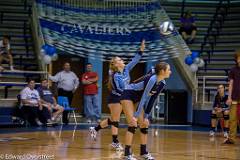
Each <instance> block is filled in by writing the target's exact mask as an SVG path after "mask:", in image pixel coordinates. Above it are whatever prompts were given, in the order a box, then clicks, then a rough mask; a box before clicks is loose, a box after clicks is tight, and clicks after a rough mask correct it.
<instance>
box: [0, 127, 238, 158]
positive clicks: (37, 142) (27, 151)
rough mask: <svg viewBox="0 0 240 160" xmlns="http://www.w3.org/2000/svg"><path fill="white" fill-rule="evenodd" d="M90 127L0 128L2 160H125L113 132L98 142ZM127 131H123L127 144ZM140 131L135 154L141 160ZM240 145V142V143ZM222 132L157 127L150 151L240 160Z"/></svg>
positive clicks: (172, 155) (102, 133)
mask: <svg viewBox="0 0 240 160" xmlns="http://www.w3.org/2000/svg"><path fill="white" fill-rule="evenodd" d="M88 127H89V125H87V124H82V125H78V126H71V125H70V126H56V127H48V128H12V129H11V128H0V159H3V160H5V159H14V160H15V159H21V160H26V159H31V160H32V159H34V158H35V159H39V160H40V159H44V160H51V159H54V160H84V159H85V160H110V159H116V160H117V159H122V155H121V152H115V151H113V150H111V147H110V146H109V144H110V143H111V133H110V129H104V130H101V131H100V133H99V134H98V139H97V141H96V142H92V141H91V139H90V137H89V135H88ZM125 127H126V126H125ZM125 131H126V128H120V130H119V139H120V141H121V142H123V140H124V135H125ZM139 140H140V138H139V131H137V133H136V134H135V139H134V145H133V151H134V155H135V156H136V157H137V158H138V159H139ZM239 141H240V140H239ZM222 142H223V136H222V134H221V133H220V132H219V133H217V135H216V136H215V138H209V136H208V128H196V127H195V128H194V127H191V126H183V127H181V126H179V127H178V126H173V127H162V126H159V125H155V126H153V127H152V128H151V129H150V131H149V143H148V149H149V151H150V152H151V153H152V155H153V156H154V157H155V159H156V160H208V159H209V160H225V159H226V160H240V145H239V143H237V144H235V145H223V144H222Z"/></svg>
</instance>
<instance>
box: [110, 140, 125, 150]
mask: <svg viewBox="0 0 240 160" xmlns="http://www.w3.org/2000/svg"><path fill="white" fill-rule="evenodd" d="M111 146H112V148H113V149H115V150H116V151H123V146H122V145H121V144H120V143H114V142H112V143H111Z"/></svg>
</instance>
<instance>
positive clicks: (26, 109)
mask: <svg viewBox="0 0 240 160" xmlns="http://www.w3.org/2000/svg"><path fill="white" fill-rule="evenodd" d="M34 87H35V81H34V80H29V81H28V85H27V87H25V88H24V89H23V90H22V91H21V93H20V96H21V105H22V110H23V113H24V117H25V118H26V120H28V122H29V123H30V124H31V125H33V126H41V125H42V123H47V122H48V121H49V120H50V119H49V118H50V115H49V112H48V110H47V109H45V107H44V108H43V106H42V103H41V101H40V96H39V94H38V91H37V90H36V89H34ZM40 119H41V121H40Z"/></svg>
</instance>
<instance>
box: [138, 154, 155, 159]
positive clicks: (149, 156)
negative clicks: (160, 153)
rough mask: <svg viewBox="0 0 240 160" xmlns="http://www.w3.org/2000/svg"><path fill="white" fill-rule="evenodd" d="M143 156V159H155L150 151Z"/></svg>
mask: <svg viewBox="0 0 240 160" xmlns="http://www.w3.org/2000/svg"><path fill="white" fill-rule="evenodd" d="M141 158H142V159H143V160H155V159H154V158H153V156H152V155H151V154H150V153H147V154H144V155H141Z"/></svg>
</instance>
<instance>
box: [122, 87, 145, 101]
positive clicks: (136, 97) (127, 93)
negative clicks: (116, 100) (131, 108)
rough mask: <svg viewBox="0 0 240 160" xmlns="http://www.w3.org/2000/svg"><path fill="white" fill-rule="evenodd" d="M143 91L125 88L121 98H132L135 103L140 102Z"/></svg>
mask: <svg viewBox="0 0 240 160" xmlns="http://www.w3.org/2000/svg"><path fill="white" fill-rule="evenodd" d="M142 94H143V91H134V90H124V91H123V93H122V96H121V99H120V100H130V101H133V103H137V102H140V100H141V98H142Z"/></svg>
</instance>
